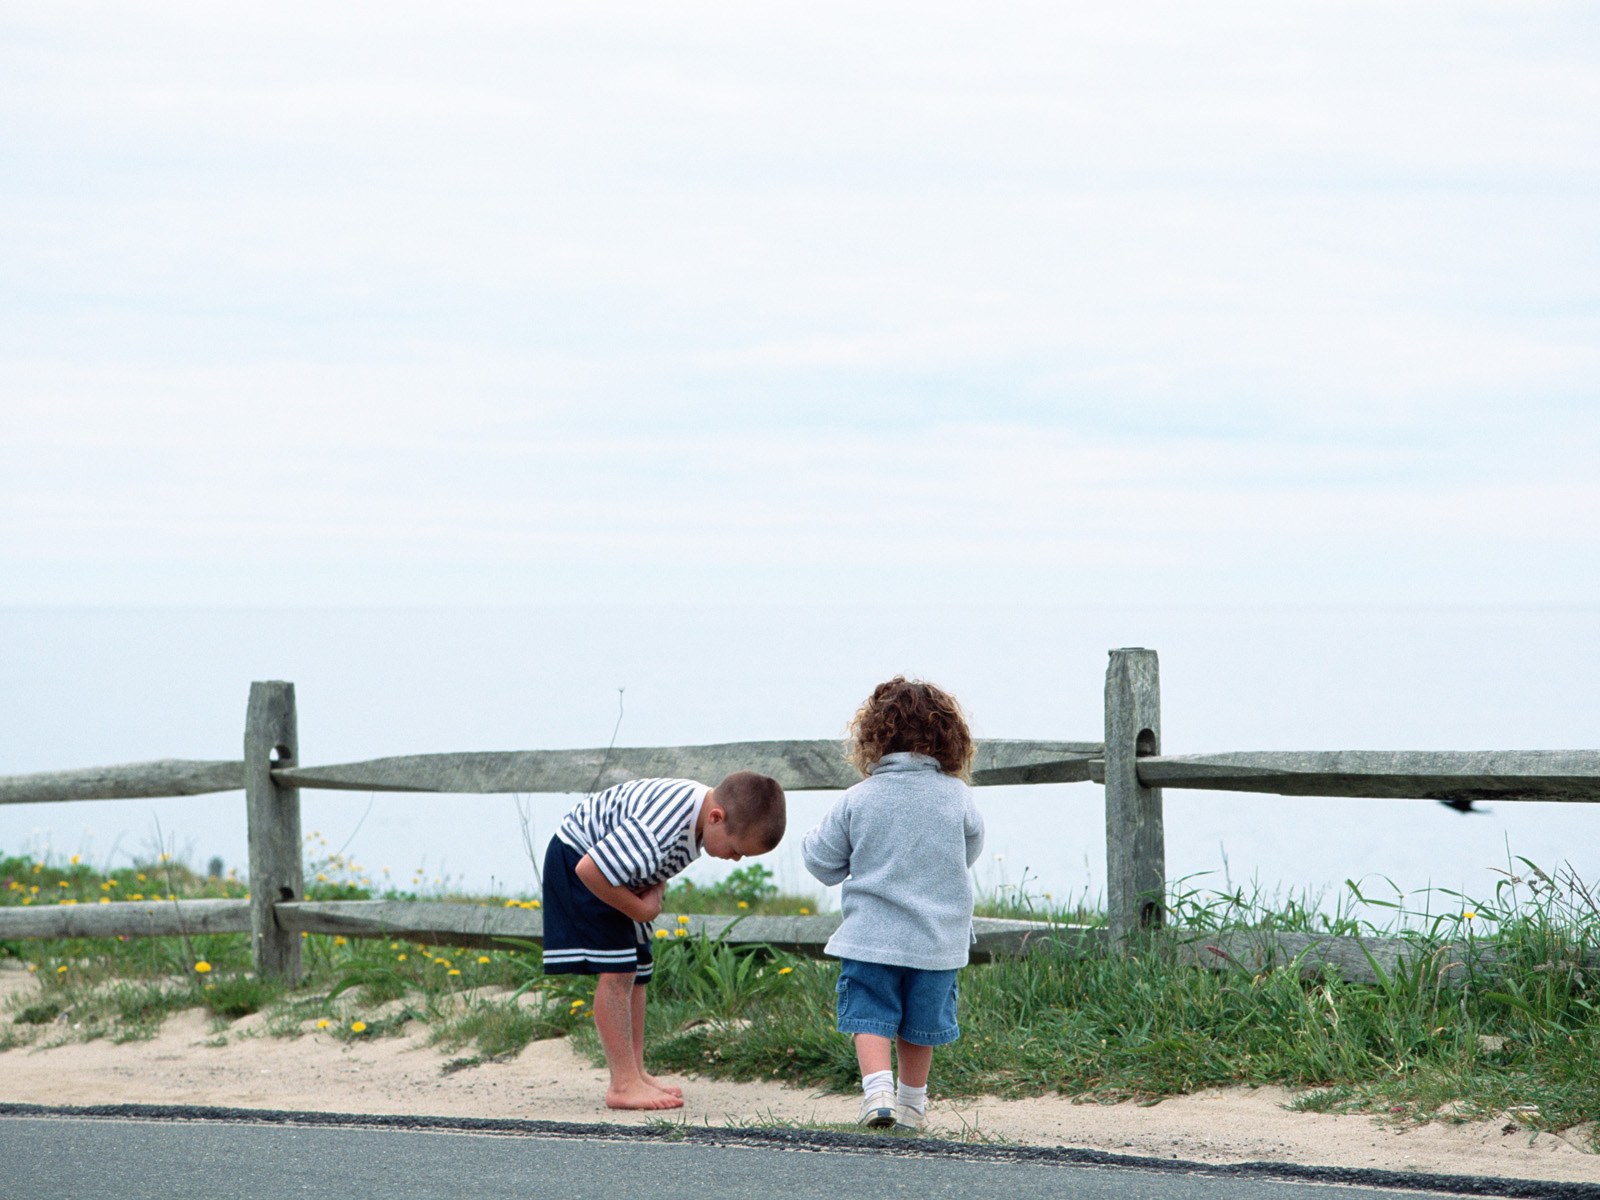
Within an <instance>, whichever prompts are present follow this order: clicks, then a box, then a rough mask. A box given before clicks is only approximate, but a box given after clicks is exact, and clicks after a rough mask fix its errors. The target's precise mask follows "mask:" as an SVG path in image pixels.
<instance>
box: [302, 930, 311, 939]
mask: <svg viewBox="0 0 1600 1200" xmlns="http://www.w3.org/2000/svg"><path fill="white" fill-rule="evenodd" d="M300 936H301V937H303V938H307V937H310V936H311V935H310V934H309V933H307V932H306V931H305V930H304V929H302V930H301V931H300Z"/></svg>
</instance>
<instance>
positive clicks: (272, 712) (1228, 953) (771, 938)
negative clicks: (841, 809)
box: [0, 648, 1600, 981]
mask: <svg viewBox="0 0 1600 1200" xmlns="http://www.w3.org/2000/svg"><path fill="white" fill-rule="evenodd" d="M733 770H753V771H759V772H761V773H763V774H766V775H771V776H772V777H774V778H775V779H777V780H778V782H779V783H780V784H782V785H783V787H784V788H785V789H786V790H789V791H807V790H830V789H839V788H845V787H848V786H850V785H851V784H852V783H854V782H855V781H856V778H857V776H856V775H855V773H854V771H853V770H851V768H849V767H848V766H847V765H846V763H845V762H844V759H843V756H842V754H841V749H840V746H839V743H838V742H835V741H783V742H731V743H723V744H717V745H706V746H674V747H636V748H609V749H584V750H529V751H512V752H504V753H458V754H423V755H412V756H406V757H400V758H381V759H372V760H369V761H365V762H354V763H338V764H333V765H329V766H302V765H301V764H300V762H299V744H298V723H297V719H296V713H295V695H294V685H293V684H292V683H284V682H262V683H254V684H252V685H251V687H250V697H249V703H248V706H247V709H246V717H245V733H244V757H243V758H242V759H238V760H227V761H189V760H173V759H164V760H160V761H156V762H147V763H134V764H127V765H123V766H111V767H94V768H88V769H80V770H68V771H56V772H46V773H40V774H32V775H14V776H0V804H29V803H35V804H36V803H47V802H58V801H66V800H104V799H124V798H141V797H165V796H193V795H202V794H206V793H212V792H226V791H237V790H239V789H241V788H242V789H243V791H244V793H245V810H246V815H247V824H248V836H249V848H250V867H249V880H250V898H249V899H248V900H247V901H246V900H187V901H174V902H155V901H147V902H138V901H133V902H128V901H124V902H119V903H116V904H111V905H95V906H92V907H85V906H58V907H57V906H52V907H38V908H35V907H27V908H21V907H5V908H0V938H65V937H112V936H150V937H154V936H170V935H177V934H180V933H187V934H199V933H243V932H248V933H250V934H251V936H252V940H253V947H254V961H255V967H256V970H257V971H258V972H260V973H262V974H263V975H267V976H272V977H275V978H280V979H286V980H290V981H294V980H297V979H298V978H299V976H300V940H301V939H300V936H299V935H300V934H301V933H325V934H343V935H345V936H347V937H385V938H393V937H403V938H408V939H416V940H419V941H425V942H433V943H449V944H460V945H469V946H490V945H494V944H496V942H497V940H498V939H501V938H507V937H512V938H526V939H530V940H538V939H539V938H541V937H542V935H543V922H542V918H541V916H540V914H539V913H538V912H536V911H530V910H523V909H516V908H505V909H501V908H486V907H479V906H474V905H462V904H444V903H430V902H420V901H418V902H399V901H382V900H354V901H322V902H318V901H309V900H307V899H306V898H305V881H304V878H303V873H302V863H301V852H302V843H301V834H300V789H302V788H327V789H338V790H349V791H364V792H441V793H538V792H586V791H588V790H590V789H591V788H592V787H595V786H596V785H597V783H598V786H601V787H608V786H610V785H612V784H614V783H620V782H623V781H625V780H628V779H638V778H643V777H648V776H658V775H665V776H675V777H681V778H693V779H705V780H710V781H713V782H715V781H716V780H718V779H720V778H722V776H723V775H725V774H727V773H728V772H729V771H733ZM1086 780H1092V781H1094V782H1096V783H1100V784H1103V785H1104V787H1105V819H1106V892H1107V924H1106V927H1105V928H1104V929H1100V928H1089V927H1084V926H1062V925H1055V924H1048V923H1044V922H1034V921H1003V920H989V919H979V920H977V921H976V922H975V926H976V934H977V941H976V944H975V946H974V957H975V958H977V959H980V960H981V959H985V958H989V957H992V956H993V955H996V954H1011V953H1025V952H1027V951H1028V950H1029V949H1030V948H1031V947H1036V946H1040V945H1044V944H1047V943H1048V944H1052V945H1056V946H1060V945H1062V944H1066V945H1067V946H1068V947H1070V948H1077V949H1087V948H1091V947H1096V946H1101V945H1104V944H1106V942H1107V941H1108V940H1109V944H1110V945H1111V946H1112V947H1113V948H1117V949H1123V948H1126V947H1127V946H1128V945H1129V944H1130V943H1131V942H1132V941H1133V940H1134V939H1135V938H1137V937H1138V936H1139V935H1140V934H1141V933H1143V932H1145V931H1149V930H1153V929H1155V928H1157V927H1160V926H1161V925H1162V924H1163V919H1164V912H1163V909H1162V900H1163V897H1164V895H1165V889H1166V882H1167V880H1166V848H1165V838H1164V834H1163V828H1162V792H1163V789H1166V788H1203V789H1208V790H1217V791H1250V792H1276V793H1279V794H1282V795H1291V796H1370V797H1380V798H1389V799H1407V798H1411V799H1428V800H1480V799H1495V800H1556V801H1575V802H1594V801H1597V800H1600V751H1594V750H1562V751H1504V752H1499V751H1495V752H1462V753H1441V752H1429V751H1422V752H1411V751H1384V752H1373V751H1334V752H1325V753H1324V752H1312V753H1278V752H1243V753H1229V754H1215V755H1202V756H1176V757H1164V756H1162V754H1161V701H1160V679H1159V668H1158V664H1157V659H1156V654H1155V652H1154V651H1153V650H1145V649H1138V648H1133V649H1122V650H1113V651H1111V662H1110V666H1109V668H1108V669H1107V672H1106V682H1105V728H1104V740H1103V741H1099V742H1089V741H1078V742H1046V741H1017V740H985V741H980V742H979V743H978V752H977V758H976V761H975V763H974V765H973V771H972V782H973V784H974V785H975V786H978V787H985V786H995V785H1014V784H1038V783H1073V782H1082V781H1086ZM837 923H838V917H837V916H826V915H822V916H812V917H744V918H738V919H735V918H731V917H717V916H704V917H693V918H691V924H690V929H691V931H692V932H696V933H700V932H704V933H706V934H708V935H710V936H713V937H716V936H725V937H726V938H727V939H728V940H730V941H737V942H759V943H765V944H769V945H774V946H779V947H784V948H788V949H793V950H798V951H802V952H810V953H819V952H820V950H821V947H822V945H823V943H825V942H826V941H827V939H828V936H829V935H830V934H831V933H832V932H833V929H834V928H835V927H836V925H837ZM1170 932H1171V933H1172V934H1173V935H1174V941H1175V944H1176V945H1177V946H1178V948H1179V952H1180V953H1181V954H1183V955H1185V956H1186V957H1188V958H1189V959H1191V960H1192V961H1194V962H1196V963H1199V964H1201V965H1205V966H1210V967H1215V968H1225V969H1235V968H1238V967H1241V966H1242V967H1244V968H1246V969H1250V970H1256V969H1261V968H1263V967H1266V966H1268V965H1272V964H1274V963H1280V964H1281V963H1293V964H1295V965H1296V966H1297V967H1298V968H1299V969H1301V970H1304V971H1311V970H1320V969H1322V968H1323V967H1325V966H1332V967H1334V968H1336V969H1337V970H1339V971H1340V972H1341V973H1343V974H1345V975H1346V976H1347V977H1351V978H1363V977H1364V978H1372V977H1373V970H1372V963H1373V962H1376V963H1378V964H1379V965H1380V966H1382V967H1383V968H1385V969H1391V968H1393V967H1394V966H1396V965H1397V964H1399V963H1401V962H1403V961H1405V959H1406V956H1407V955H1408V954H1409V953H1415V952H1416V951H1415V949H1414V948H1413V947H1412V945H1411V944H1410V943H1408V942H1406V941H1404V940H1391V939H1356V938H1341V937H1331V936H1329V937H1317V936H1312V935H1286V934H1270V933H1254V932H1251V931H1230V932H1226V933H1200V932H1198V931H1183V930H1173V931H1170ZM1449 949H1450V948H1446V954H1445V956H1444V957H1445V958H1446V959H1448V960H1449V961H1446V962H1443V963H1442V964H1441V972H1442V973H1446V974H1448V973H1449V972H1450V971H1451V970H1453V969H1456V968H1457V967H1458V966H1459V961H1458V960H1459V959H1460V957H1461V956H1460V955H1452V954H1450V953H1449V952H1448V951H1449ZM1463 949H1465V948H1463Z"/></svg>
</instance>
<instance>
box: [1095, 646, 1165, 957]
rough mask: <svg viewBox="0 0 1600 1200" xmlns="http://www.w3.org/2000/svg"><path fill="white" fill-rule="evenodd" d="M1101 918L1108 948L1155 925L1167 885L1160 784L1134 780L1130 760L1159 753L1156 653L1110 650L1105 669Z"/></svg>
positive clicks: (1133, 765)
mask: <svg viewBox="0 0 1600 1200" xmlns="http://www.w3.org/2000/svg"><path fill="white" fill-rule="evenodd" d="M1105 736H1106V748H1105V786H1106V919H1107V923H1108V924H1109V925H1110V935H1111V945H1112V947H1113V949H1121V948H1124V947H1126V946H1127V944H1128V941H1129V939H1130V938H1132V937H1133V935H1134V934H1136V933H1137V932H1139V931H1140V930H1144V929H1152V928H1157V927H1159V926H1160V925H1161V924H1162V918H1163V912H1162V902H1163V899H1164V897H1165V893H1166V884H1167V851H1166V839H1165V834H1164V832H1163V829H1162V817H1161V789H1160V788H1148V787H1143V786H1141V785H1140V783H1139V773H1138V768H1137V765H1136V764H1137V761H1138V760H1139V759H1140V758H1145V757H1149V756H1151V755H1155V754H1160V753H1161V676H1160V670H1159V668H1158V665H1157V662H1156V652H1155V651H1154V650H1145V649H1140V648H1137V647H1135V648H1129V649H1124V650H1113V651H1111V664H1110V666H1108V667H1107V668H1106V734H1105Z"/></svg>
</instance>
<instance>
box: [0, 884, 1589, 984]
mask: <svg viewBox="0 0 1600 1200" xmlns="http://www.w3.org/2000/svg"><path fill="white" fill-rule="evenodd" d="M273 911H274V915H275V917H276V920H277V924H278V926H279V927H280V928H281V929H282V930H283V931H284V932H286V933H288V934H291V935H293V934H299V933H316V934H327V935H339V936H342V937H347V938H376V939H380V940H388V939H393V940H403V941H407V942H415V943H419V944H422V945H429V946H463V947H475V948H478V949H490V950H505V949H508V948H510V947H511V946H512V944H513V943H515V942H517V941H527V942H541V941H542V940H543V938H544V917H543V914H542V913H540V912H539V911H538V910H536V909H525V908H521V907H509V908H508V907H489V906H484V905H478V904H449V903H444V902H440V901H393V900H324V901H309V900H305V901H285V902H282V903H279V904H276V905H274V906H273ZM972 925H973V932H974V934H975V935H976V937H975V941H974V942H973V947H972V961H973V962H988V961H992V960H993V959H995V958H1003V957H1009V956H1016V955H1025V954H1030V953H1035V952H1044V951H1050V952H1053V953H1063V952H1064V953H1066V954H1067V955H1069V956H1071V957H1080V956H1087V955H1093V954H1098V953H1103V952H1104V951H1105V949H1106V945H1107V939H1108V933H1107V930H1106V929H1105V928H1104V927H1100V926H1088V925H1058V924H1052V923H1049V922H1045V921H1013V920H1002V919H999V918H990V917H977V918H974V920H973V923H972ZM838 926H839V916H838V914H837V913H834V914H824V915H821V916H807V917H789V916H740V917H735V916H722V915H699V914H696V915H692V916H689V917H688V919H687V922H686V923H680V921H679V920H678V918H677V916H676V915H675V914H672V913H664V914H663V915H662V916H661V917H660V918H659V919H658V920H657V921H656V922H655V928H656V929H658V930H660V931H662V932H663V933H664V934H665V935H666V938H667V939H672V940H676V939H677V936H678V930H680V929H682V930H683V931H684V936H686V937H700V936H702V935H703V936H705V937H708V938H712V939H714V940H717V939H720V940H722V941H725V942H727V943H729V944H730V945H751V944H761V945H767V946H772V947H773V948H774V949H778V950H784V951H787V952H789V953H792V954H802V955H807V956H810V957H820V956H821V955H822V953H823V946H824V945H825V944H826V943H827V940H828V938H829V937H831V936H832V935H833V931H834V930H835V929H837V928H838ZM249 932H250V905H249V902H248V901H246V900H179V901H166V900H148V901H142V902H141V901H132V902H129V901H120V902H117V903H112V904H95V905H52V906H49V907H39V908H34V907H31V906H30V907H5V908H0V940H4V939H7V938H18V939H21V938H30V939H31V938H51V939H58V938H105V937H177V936H179V935H187V936H190V937H194V936H199V935H202V934H219V933H240V934H247V933H249ZM663 940H665V939H663ZM1142 945H1143V946H1144V947H1145V951H1144V952H1151V951H1154V952H1157V953H1159V952H1162V951H1163V950H1164V951H1165V952H1168V953H1171V954H1173V955H1174V956H1175V957H1176V959H1177V961H1178V962H1180V963H1184V964H1188V965H1191V966H1197V967H1205V968H1207V969H1209V970H1212V971H1223V972H1227V971H1239V972H1243V973H1245V974H1248V975H1259V974H1262V973H1264V972H1267V971H1272V970H1287V969H1293V970H1295V971H1296V972H1297V973H1298V974H1300V975H1301V976H1302V977H1305V978H1318V977H1320V976H1321V975H1322V974H1323V973H1324V972H1325V971H1329V970H1331V971H1332V972H1333V973H1334V974H1336V975H1338V976H1339V977H1340V978H1343V979H1346V980H1350V981H1352V982H1360V983H1374V982H1376V981H1377V979H1378V975H1377V972H1376V971H1375V970H1374V964H1376V966H1377V968H1378V970H1381V971H1383V972H1384V974H1385V975H1386V976H1392V975H1394V974H1395V973H1397V972H1404V971H1407V970H1410V969H1413V968H1414V967H1415V966H1416V965H1417V964H1418V961H1419V958H1421V959H1423V960H1425V961H1424V964H1423V965H1424V970H1425V973H1426V975H1427V977H1428V979H1429V981H1430V982H1434V981H1437V982H1439V983H1441V984H1446V985H1451V984H1456V983H1459V982H1460V981H1461V980H1463V979H1464V978H1465V977H1466V974H1467V971H1468V969H1469V967H1470V966H1474V965H1476V966H1488V965H1492V964H1493V963H1494V962H1496V961H1497V960H1498V957H1499V956H1498V955H1497V954H1496V953H1495V951H1494V950H1493V949H1491V948H1490V947H1487V946H1485V945H1483V944H1481V943H1474V942H1471V941H1456V942H1449V943H1443V944H1439V943H1434V944H1428V943H1424V942H1421V941H1418V940H1415V939H1411V938H1389V937H1349V936H1334V935H1330V934H1310V933H1283V932H1278V931H1269V930H1253V929H1225V930H1216V931H1203V930H1194V929H1168V930H1163V931H1160V932H1158V933H1155V934H1153V935H1151V936H1150V939H1149V940H1147V941H1145V942H1143V943H1142ZM1561 963H1562V964H1564V965H1568V966H1572V967H1586V968H1600V951H1595V950H1591V951H1589V953H1588V954H1587V955H1586V956H1585V957H1583V958H1581V959H1576V958H1575V959H1572V960H1571V961H1570V962H1568V961H1567V960H1565V959H1563V960H1561Z"/></svg>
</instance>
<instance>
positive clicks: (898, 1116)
mask: <svg viewBox="0 0 1600 1200" xmlns="http://www.w3.org/2000/svg"><path fill="white" fill-rule="evenodd" d="M927 1119H928V1114H927V1113H925V1112H923V1111H922V1110H921V1109H920V1108H912V1107H911V1105H909V1104H899V1105H896V1106H895V1110H894V1123H895V1124H896V1125H898V1126H899V1127H900V1128H901V1129H909V1130H911V1131H912V1132H913V1133H915V1132H917V1131H919V1130H920V1129H921V1128H922V1126H923V1124H924V1123H925V1122H926V1121H927Z"/></svg>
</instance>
